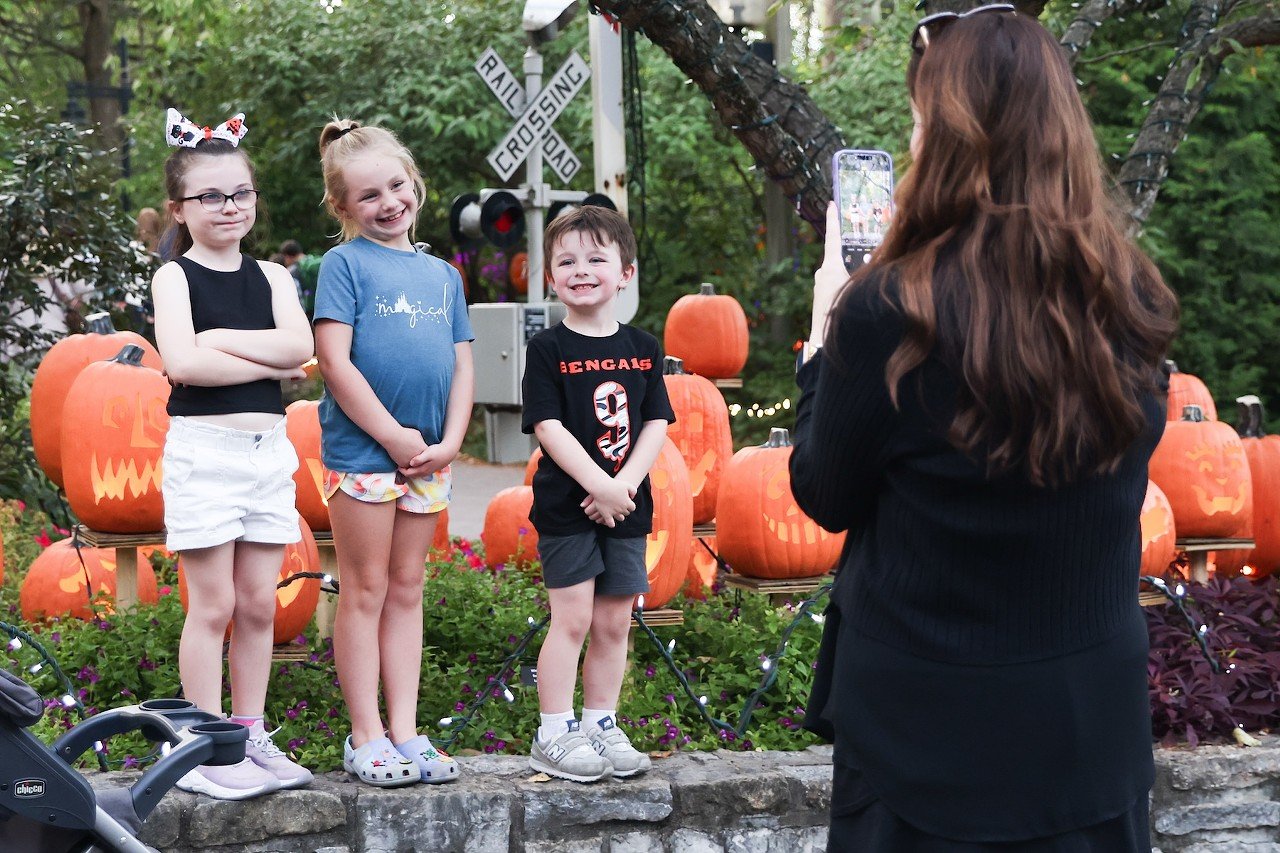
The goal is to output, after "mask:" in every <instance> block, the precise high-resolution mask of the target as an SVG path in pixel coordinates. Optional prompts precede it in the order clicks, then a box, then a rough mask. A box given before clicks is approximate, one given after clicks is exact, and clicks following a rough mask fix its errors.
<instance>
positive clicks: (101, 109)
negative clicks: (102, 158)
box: [77, 0, 124, 149]
mask: <svg viewBox="0 0 1280 853" xmlns="http://www.w3.org/2000/svg"><path fill="white" fill-rule="evenodd" d="M77 11H78V12H79V15H80V36H81V38H80V46H81V50H80V56H81V62H82V64H83V66H84V79H85V80H86V81H87V82H88V84H89V86H90V87H109V86H111V85H112V82H111V73H110V71H109V70H108V68H107V59H108V58H109V57H110V56H111V44H112V35H113V34H114V31H115V21H114V20H113V19H112V16H111V0H81V2H80V3H79V4H78V5H77ZM89 119H90V121H91V122H93V123H94V124H96V125H97V126H98V129H99V133H101V134H102V147H103V148H105V149H112V148H114V149H119V148H120V147H121V146H122V145H123V144H124V129H123V127H122V126H121V123H120V101H119V100H118V99H117V98H116V97H114V96H112V95H97V96H95V95H91V96H90V97H89Z"/></svg>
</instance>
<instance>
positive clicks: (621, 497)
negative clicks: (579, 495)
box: [580, 471, 640, 527]
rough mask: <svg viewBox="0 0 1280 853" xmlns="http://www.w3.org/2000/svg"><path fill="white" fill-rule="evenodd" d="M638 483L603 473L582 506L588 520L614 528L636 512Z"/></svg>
mask: <svg viewBox="0 0 1280 853" xmlns="http://www.w3.org/2000/svg"><path fill="white" fill-rule="evenodd" d="M639 488H640V486H639V484H638V483H630V482H627V481H626V480H623V479H622V478H621V477H610V476H609V475H608V474H605V473H604V472H603V471H602V472H601V476H600V480H599V482H598V483H595V484H593V485H592V487H591V488H590V489H588V491H587V496H586V497H585V498H583V499H582V503H581V504H580V505H581V507H582V511H583V512H585V513H586V514H587V518H589V519H591V520H592V521H594V522H595V523H596V524H603V525H604V526H605V527H614V526H615V525H616V524H617V523H618V522H620V521H622V520H623V519H625V518H626V517H627V516H628V515H630V514H631V513H632V512H634V511H635V508H636V502H635V497H636V491H637V490H638V489H639Z"/></svg>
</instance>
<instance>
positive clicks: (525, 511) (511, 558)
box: [480, 486, 538, 568]
mask: <svg viewBox="0 0 1280 853" xmlns="http://www.w3.org/2000/svg"><path fill="white" fill-rule="evenodd" d="M532 508H533V489H532V488H531V487H529V486H511V487H510V488H506V489H503V490H502V491H500V492H498V493H497V494H496V495H494V496H493V500H491V501H489V506H488V508H487V509H486V510H485V511H484V530H483V531H481V533H480V541H481V542H483V543H484V561H485V564H486V565H488V566H489V568H496V567H498V566H500V565H503V564H504V563H512V564H514V563H516V562H520V563H530V562H532V561H534V560H536V559H538V531H536V530H534V529H533V522H532V521H530V520H529V510H530V509H532Z"/></svg>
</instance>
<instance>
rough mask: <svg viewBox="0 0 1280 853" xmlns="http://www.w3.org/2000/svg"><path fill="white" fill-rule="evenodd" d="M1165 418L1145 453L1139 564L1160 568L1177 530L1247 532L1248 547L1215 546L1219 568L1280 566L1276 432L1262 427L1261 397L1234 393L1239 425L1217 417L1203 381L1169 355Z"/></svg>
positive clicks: (1225, 534) (1250, 571)
mask: <svg viewBox="0 0 1280 853" xmlns="http://www.w3.org/2000/svg"><path fill="white" fill-rule="evenodd" d="M1169 367H1170V376H1169V398H1168V413H1167V417H1168V423H1167V424H1166V425H1165V432H1164V436H1163V437H1162V438H1161V440H1160V443H1159V445H1158V446H1157V447H1156V450H1155V453H1154V454H1153V455H1152V457H1151V466H1150V477H1151V479H1150V481H1149V482H1148V484H1147V495H1146V500H1145V502H1144V503H1143V508H1142V542H1143V553H1142V569H1141V572H1142V574H1144V575H1162V574H1164V573H1165V572H1166V571H1167V569H1168V567H1169V563H1170V562H1171V561H1172V560H1173V559H1174V557H1175V556H1176V548H1175V545H1174V540H1175V538H1185V539H1196V538H1201V539H1224V538H1226V539H1234V538H1240V539H1253V540H1254V542H1255V546H1254V548H1252V549H1234V550H1222V551H1216V552H1213V553H1212V554H1211V555H1210V558H1209V559H1210V563H1211V564H1212V570H1213V571H1214V572H1215V573H1217V574H1220V575H1225V576H1234V575H1238V574H1243V575H1246V576H1251V577H1265V576H1266V575H1269V574H1271V573H1272V572H1274V571H1276V570H1277V569H1280V506H1277V505H1276V503H1275V502H1274V500H1273V499H1272V498H1271V497H1270V496H1271V495H1272V494H1273V493H1274V490H1273V489H1272V488H1271V487H1272V486H1273V485H1276V484H1277V482H1278V481H1280V436H1267V435H1264V434H1263V430H1262V421H1263V417H1264V412H1263V407H1262V402H1261V401H1260V400H1259V399H1258V398H1257V397H1256V396H1253V395H1249V396H1245V397H1240V398H1238V399H1237V401H1236V403H1237V405H1238V406H1239V420H1238V430H1239V431H1238V432H1237V430H1235V429H1232V428H1231V427H1230V426H1228V425H1227V424H1225V423H1223V422H1221V421H1219V420H1217V408H1216V407H1215V406H1214V402H1213V397H1212V396H1211V395H1210V393H1209V390H1208V388H1206V387H1205V385H1204V383H1203V382H1201V381H1200V380H1199V379H1198V378H1196V377H1195V376H1192V375H1190V374H1187V373H1182V372H1180V371H1179V370H1178V368H1177V365H1175V364H1174V363H1173V362H1170V363H1169Z"/></svg>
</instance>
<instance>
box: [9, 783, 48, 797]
mask: <svg viewBox="0 0 1280 853" xmlns="http://www.w3.org/2000/svg"><path fill="white" fill-rule="evenodd" d="M13 795H14V796H15V797H22V798H24V799H34V798H36V797H43V796H44V780H43V779H20V780H19V781H17V782H14V783H13Z"/></svg>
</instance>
